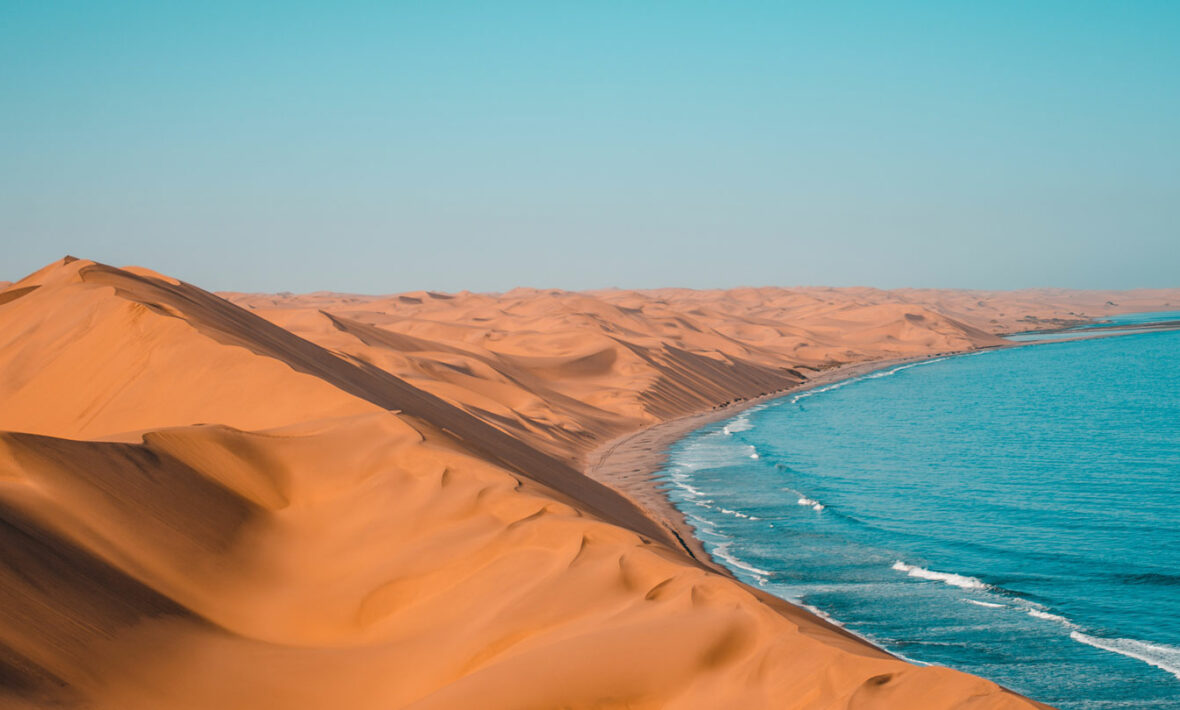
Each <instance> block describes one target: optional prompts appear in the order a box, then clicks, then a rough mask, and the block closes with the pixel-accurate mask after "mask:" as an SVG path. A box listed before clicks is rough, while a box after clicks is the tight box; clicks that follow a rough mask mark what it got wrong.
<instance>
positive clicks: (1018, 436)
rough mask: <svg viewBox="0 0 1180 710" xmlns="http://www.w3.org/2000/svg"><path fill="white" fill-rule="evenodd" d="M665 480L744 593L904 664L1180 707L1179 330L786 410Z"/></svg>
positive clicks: (755, 418)
mask: <svg viewBox="0 0 1180 710" xmlns="http://www.w3.org/2000/svg"><path fill="white" fill-rule="evenodd" d="M1176 315H1177V316H1180V314H1176ZM1130 318H1134V316H1131V317H1130ZM1127 322H1132V321H1130V320H1128V321H1127ZM662 476H663V479H664V480H665V481H666V484H667V488H668V495H669V497H670V498H671V499H672V501H673V502H674V503H675V504H676V505H677V507H678V508H679V509H680V510H681V511H683V512H684V513H685V514H686V515H687V516H688V518H689V522H690V523H692V524H693V525H694V526H695V527H696V528H697V531H698V534H699V536H700V537H701V539H702V540H703V541H704V542H705V545H706V548H707V549H709V551H710V552H711V553H712V554H713V555H714V557H716V558H717V559H718V560H719V561H721V562H723V563H724V564H726V565H727V566H729V567H730V568H731V569H732V570H733V571H734V572H735V573H736V574H737V575H738V576H739V577H741V578H742V579H744V580H745V581H747V582H750V583H753V584H757V585H761V586H763V587H765V588H766V589H767V590H769V591H771V592H773V593H775V594H778V595H779V596H782V597H784V598H786V599H789V600H792V601H796V602H799V603H802V604H805V605H807V606H809V607H811V608H814V609H817V610H819V611H821V612H822V613H824V614H826V615H828V616H830V617H831V618H833V619H834V620H836V621H838V622H839V623H841V624H843V625H844V626H846V627H847V628H849V629H850V630H852V631H854V632H856V633H859V634H861V635H863V636H865V637H867V638H869V639H870V640H872V641H874V642H876V643H877V644H879V645H881V646H883V647H885V648H887V649H889V650H890V651H893V652H895V653H898V654H900V655H902V656H904V657H906V658H909V659H911V660H915V661H919V662H925V663H937V664H942V665H946V666H950V667H954V668H958V669H961V670H965V671H968V672H971V673H976V674H979V675H982V676H985V677H987V678H991V679H993V680H995V681H997V682H999V683H1002V684H1003V685H1006V686H1008V687H1010V688H1013V689H1014V690H1017V691H1019V692H1022V693H1024V694H1027V695H1029V696H1031V697H1033V698H1035V699H1037V700H1041V701H1044V702H1048V703H1051V704H1054V705H1057V706H1059V707H1061V708H1063V709H1068V710H1077V709H1081V708H1087V709H1092V708H1180V331H1163V332H1161V331H1156V332H1144V333H1140V334H1135V335H1122V336H1117V337H1110V338H1102V339H1095V340H1084V341H1075V342H1067V343H1048V344H1038V345H1032V346H1027V347H1021V348H1013V349H1006V350H994V351H986V352H981V353H973V354H970V355H963V356H956V357H950V358H944V359H938V360H932V361H927V362H923V363H918V364H910V365H905V366H901V367H895V368H892V369H888V370H883V371H880V372H877V373H873V374H870V375H866V376H863V377H859V378H855V379H852V380H847V381H844V382H840V383H837V384H835V385H829V386H827V387H822V388H818V389H815V390H812V391H809V392H804V393H801V394H795V395H789V396H786V397H783V398H780V399H777V400H774V401H773V402H770V403H768V404H764V405H761V406H759V407H757V408H755V409H751V410H747V411H746V412H744V413H742V414H740V415H739V416H737V417H736V418H734V419H731V420H729V421H728V422H722V423H718V424H715V425H711V426H709V427H706V428H704V429H702V430H699V431H697V432H695V433H693V434H691V435H690V436H688V437H686V438H685V439H683V440H681V441H680V442H678V443H677V444H675V445H674V446H673V447H672V450H671V451H670V457H669V462H668V465H667V467H666V469H665V471H664V472H663V474H662Z"/></svg>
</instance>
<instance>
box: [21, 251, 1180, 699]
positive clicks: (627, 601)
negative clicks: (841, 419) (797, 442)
mask: <svg viewBox="0 0 1180 710" xmlns="http://www.w3.org/2000/svg"><path fill="white" fill-rule="evenodd" d="M223 296H224V297H223ZM223 296H218V295H214V294H211V293H208V292H206V291H203V290H201V289H200V288H198V287H196V286H193V285H190V284H185V283H182V282H179V281H176V280H175V279H172V278H169V277H167V276H163V275H159V274H156V273H154V272H151V271H149V270H146V269H141V268H124V269H118V268H113V267H109V266H105V265H102V264H97V263H94V262H90V261H85V260H77V259H72V258H67V259H64V260H62V261H60V262H56V263H53V264H50V265H49V266H47V267H45V268H44V269H42V270H40V271H38V272H36V273H34V274H31V275H29V276H28V277H26V278H24V279H21V280H20V281H17V282H15V283H13V284H11V285H9V286H7V287H6V288H5V289H4V290H3V291H0V402H2V403H3V406H2V407H0V431H2V432H3V433H0V530H2V534H3V537H4V539H3V543H2V544H3V557H2V562H0V707H5V708H32V707H45V706H64V707H90V708H102V709H106V708H111V709H114V708H119V709H121V710H122V709H127V710H135V709H140V708H142V709H148V708H151V709H153V710H155V709H158V708H193V709H196V708H202V709H204V708H213V707H216V708H231V709H236V708H251V709H255V708H299V709H303V708H307V709H311V708H317V709H318V708H324V709H327V708H357V709H364V708H383V709H388V708H414V709H416V710H425V709H427V708H487V709H498V708H503V709H505V710H508V709H522V708H538V709H539V708H558V707H560V708H702V709H705V708H708V709H715V708H800V709H802V708H815V709H818V708H930V709H941V708H973V709H981V708H1030V707H1039V705H1037V704H1036V703H1034V702H1032V701H1029V700H1027V699H1025V698H1022V697H1020V696H1018V695H1016V694H1013V693H1010V692H1008V691H1006V690H1004V689H1002V688H1000V687H998V686H997V685H995V684H994V683H992V682H990V681H987V680H983V679H979V678H975V677H972V676H969V675H966V674H963V673H958V672H956V671H952V670H949V669H944V668H937V667H918V666H914V665H911V664H909V663H906V662H904V661H902V660H900V659H897V658H895V657H892V656H890V655H889V654H887V653H885V652H883V651H881V650H879V649H877V648H874V647H873V646H871V645H869V644H867V643H865V642H863V641H860V640H858V639H856V638H854V637H851V636H849V635H847V634H845V633H844V632H842V631H841V630H839V629H838V628H835V627H833V626H831V625H830V624H828V623H826V622H824V621H823V620H821V619H818V618H816V617H815V616H813V615H812V614H810V613H808V612H806V611H804V610H801V609H798V608H795V607H793V606H791V605H789V604H786V603H785V602H781V601H779V600H776V599H773V598H772V597H769V596H767V595H766V594H764V593H762V592H760V591H758V590H755V589H752V588H750V587H747V586H745V585H743V584H741V583H740V582H738V581H736V580H734V579H732V578H730V577H728V576H727V575H725V574H722V573H718V572H717V571H715V570H713V569H711V568H710V566H709V564H708V561H707V560H703V559H700V556H699V554H698V555H696V556H694V552H693V548H692V546H691V545H690V544H688V543H687V541H682V540H678V539H677V535H676V534H675V532H674V531H673V528H672V527H670V526H669V525H668V524H667V521H662V520H661V519H660V515H658V514H656V513H653V512H652V511H651V510H649V509H647V508H645V507H644V505H643V502H642V501H639V500H636V499H634V498H633V497H632V496H629V495H627V494H626V492H625V491H624V492H620V491H619V490H616V489H614V488H612V487H608V486H606V485H603V484H602V483H600V482H598V481H596V480H594V479H593V478H591V477H588V476H586V475H584V473H583V470H584V469H586V468H588V467H591V464H593V463H594V462H595V461H596V460H600V459H601V454H602V451H603V448H604V447H609V442H612V441H616V440H618V439H619V438H620V437H626V436H628V435H631V434H633V433H634V432H637V431H640V430H643V429H644V428H645V427H651V426H653V425H657V424H659V423H661V422H665V421H668V420H672V419H676V418H679V417H684V416H685V415H691V414H693V413H697V412H708V411H712V410H714V409H715V408H716V407H718V406H719V405H721V404H723V403H726V402H732V401H734V400H735V399H739V400H748V399H750V398H754V397H758V396H765V395H768V394H772V393H774V392H776V391H781V390H784V389H788V388H792V387H797V386H800V385H803V384H806V383H808V382H809V381H813V380H814V379H815V378H816V376H817V375H820V374H822V373H824V372H829V373H830V372H831V371H833V369H834V368H838V367H840V366H843V365H848V364H850V363H867V362H874V361H880V360H883V359H893V358H905V357H921V356H927V355H930V354H933V353H938V352H953V351H961V350H968V349H973V348H979V347H991V346H998V345H1001V344H1002V343H1003V341H1002V340H1001V339H999V338H998V337H997V336H996V335H995V334H996V333H999V332H1006V331H1013V330H1022V329H1033V328H1042V327H1051V326H1053V325H1059V324H1063V323H1069V322H1077V321H1079V320H1083V319H1085V318H1088V317H1095V316H1101V315H1104V314H1107V313H1112V312H1117V311H1137V310H1156V309H1163V308H1175V307H1176V304H1180V292H1176V291H1172V292H1128V293H1086V292H1060V291H1028V292H1019V293H1002V294H991V293H982V292H953V291H893V292H886V291H877V290H873V289H824V288H807V289H738V290H733V291H688V290H673V289H669V290H658V291H603V292H594V293H569V292H562V291H538V290H517V291H512V292H509V293H505V294H498V295H487V294H471V293H460V294H439V293H423V292H420V293H406V294H399V295H394V296H353V295H345V294H332V293H317V294H306V295H299V296H295V295H288V294H283V295H256V294H223ZM827 376H831V375H830V374H829V375H827ZM596 452H597V453H596Z"/></svg>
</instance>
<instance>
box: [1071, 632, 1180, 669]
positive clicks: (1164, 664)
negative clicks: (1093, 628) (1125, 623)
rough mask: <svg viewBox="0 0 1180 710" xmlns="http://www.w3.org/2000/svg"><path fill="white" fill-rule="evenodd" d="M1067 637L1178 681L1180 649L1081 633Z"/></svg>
mask: <svg viewBox="0 0 1180 710" xmlns="http://www.w3.org/2000/svg"><path fill="white" fill-rule="evenodd" d="M1069 637H1070V638H1071V639H1073V640H1074V641H1077V642H1079V643H1084V644H1086V645H1087V646H1093V647H1094V648H1100V649H1102V650H1103V651H1109V652H1111V653H1117V654H1119V655H1122V656H1126V657H1127V658H1134V659H1135V660H1137V661H1143V662H1144V663H1146V664H1148V665H1150V666H1155V667H1156V668H1159V669H1160V670H1163V671H1166V672H1168V673H1171V674H1172V676H1174V677H1175V678H1176V679H1177V680H1180V648H1176V647H1175V646H1165V645H1164V644H1159V643H1148V642H1146V641H1137V640H1135V639H1107V638H1099V637H1097V636H1091V635H1089V634H1084V633H1082V632H1081V631H1077V630H1074V631H1071V632H1070V633H1069Z"/></svg>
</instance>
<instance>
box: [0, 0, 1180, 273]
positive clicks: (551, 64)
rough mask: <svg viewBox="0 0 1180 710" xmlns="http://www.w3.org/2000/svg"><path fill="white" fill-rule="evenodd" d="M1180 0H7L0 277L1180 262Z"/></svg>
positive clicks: (990, 269)
mask: <svg viewBox="0 0 1180 710" xmlns="http://www.w3.org/2000/svg"><path fill="white" fill-rule="evenodd" d="M1178 34H1180V5H1178V4H1175V3H1166V2H1129V3H1122V4H1117V5H1115V4H1111V5H1100V4H1087V5H1081V4H1077V3H1065V2H1042V3H1036V4H1035V5H1034V4H1028V3H1007V2H1000V3H989V4H987V6H985V7H984V6H977V7H966V6H961V7H955V8H953V9H952V8H950V7H948V6H945V5H943V4H941V3H933V2H910V3H902V4H897V5H888V6H886V5H884V4H881V5H865V6H857V7H853V6H851V5H843V6H840V7H836V6H834V5H823V6H800V7H785V6H782V5H780V4H777V3H738V4H726V5H720V4H717V5H714V4H709V3H688V4H678V5H671V4H667V5H665V4H658V5H644V6H634V5H632V4H627V3H601V4H595V5H593V6H592V7H579V6H572V5H569V6H566V5H563V6H557V5H544V6H535V5H532V4H521V3H503V4H499V3H498V4H495V5H494V6H490V5H480V4H464V3H435V4H430V5H428V6H414V7H410V6H406V5H403V4H398V5H396V6H394V7H380V6H372V5H363V4H359V3H342V4H334V5H332V6H322V7H316V6H314V5H312V4H307V3H297V4H290V5H281V6H280V5H275V6H266V7H264V6H259V5H253V6H251V7H250V8H246V7H241V6H239V5H237V4H234V3H220V2H213V3H207V4H202V5H200V6H196V7H189V8H176V7H162V6H156V5H152V4H141V3H125V2H115V3H105V4H103V5H102V6H97V5H90V4H85V3H58V4H54V5H49V4H43V3H26V4H20V5H18V4H14V3H9V4H7V5H6V6H5V7H3V8H2V9H0V61H2V62H3V66H4V69H3V70H0V95H3V96H4V109H5V110H4V111H3V112H0V240H2V242H3V247H4V260H3V264H2V266H3V269H2V271H3V272H2V273H0V279H5V280H15V279H19V278H21V277H22V276H24V275H25V274H27V273H29V272H31V271H33V270H35V269H38V268H40V267H42V266H44V265H45V264H47V263H49V262H51V261H53V260H55V259H58V258H60V257H61V256H62V255H63V254H66V253H69V254H73V255H75V256H78V257H81V258H90V259H95V260H99V261H103V262H106V263H110V264H114V265H125V264H136V265H142V266H146V267H149V268H152V269H155V270H158V271H161V272H164V273H167V274H170V275H173V276H176V277H178V278H181V279H184V280H186V281H190V282H192V283H195V284H197V285H199V286H202V287H204V288H207V289H210V290H236V291H251V292H277V291H293V292H307V291H316V290H331V291H340V292H351V293H390V292H402V291H410V290H419V289H426V290H437V291H450V292H454V291H461V290H471V291H484V292H503V291H506V290H509V289H511V288H514V287H517V286H526V287H537V288H563V289H570V290H585V289H594V288H609V287H620V288H658V287H686V288H728V287H737V286H743V285H780V286H795V285H803V284H814V285H823V286H838V287H842V286H872V287H879V288H899V287H913V288H968V289H987V290H995V289H1016V288H1030V287H1049V288H1078V289H1129V288H1166V287H1177V286H1180V277H1178V276H1177V274H1176V264H1178V263H1180V89H1177V84H1176V82H1175V77H1176V76H1177V75H1178V74H1180V44H1178V43H1176V42H1175V41H1174V39H1175V37H1176V36H1177V35H1178Z"/></svg>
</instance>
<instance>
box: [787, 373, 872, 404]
mask: <svg viewBox="0 0 1180 710" xmlns="http://www.w3.org/2000/svg"><path fill="white" fill-rule="evenodd" d="M858 379H860V378H857V377H854V378H851V379H848V380H840V381H839V382H837V383H835V384H832V385H828V386H827V387H816V388H814V389H809V390H807V391H805V392H800V393H799V394H797V395H795V396H794V397H791V404H797V403H798V402H799V400H801V399H806V398H808V397H811V396H812V395H817V394H823V393H824V392H831V391H832V390H838V389H840V388H841V387H843V386H844V385H848V384H852V383H853V382H856V381H857V380H858Z"/></svg>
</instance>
